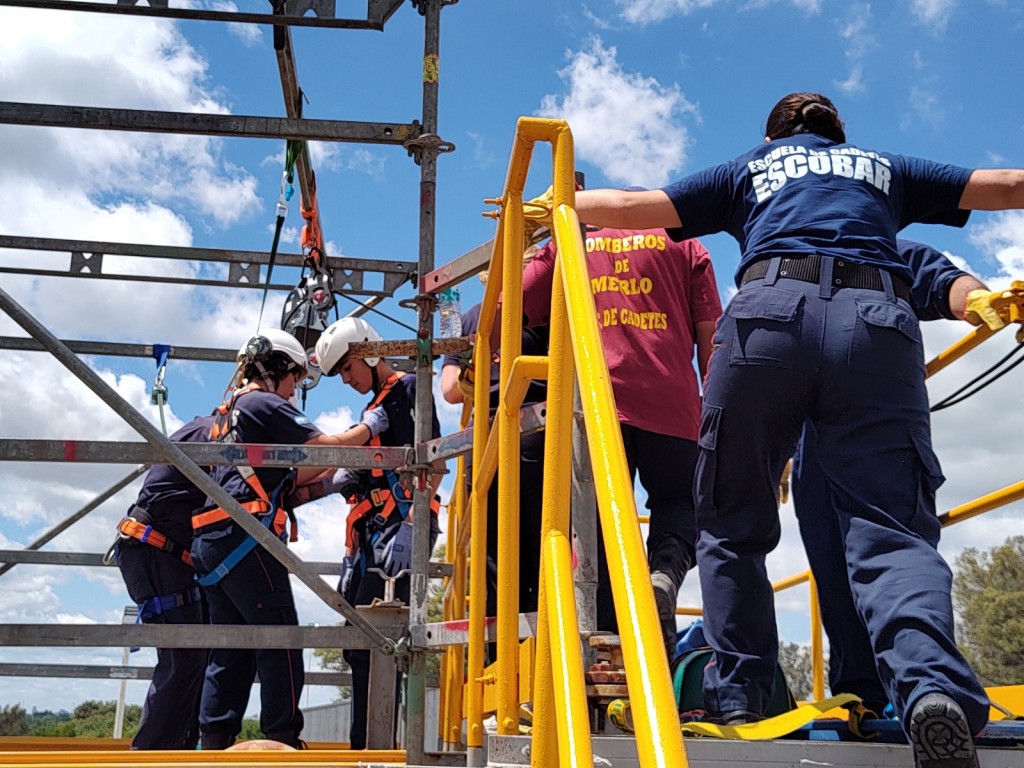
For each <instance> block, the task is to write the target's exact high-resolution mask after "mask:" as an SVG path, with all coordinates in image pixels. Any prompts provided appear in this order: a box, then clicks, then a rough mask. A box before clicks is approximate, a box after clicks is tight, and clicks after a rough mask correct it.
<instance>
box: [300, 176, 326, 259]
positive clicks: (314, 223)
mask: <svg viewBox="0 0 1024 768" xmlns="http://www.w3.org/2000/svg"><path fill="white" fill-rule="evenodd" d="M302 202H303V203H304V205H301V206H299V210H300V211H301V213H302V218H303V219H305V220H306V224H305V226H304V227H303V228H302V234H301V235H300V237H299V243H300V245H301V246H302V248H303V249H304V250H307V251H309V256H310V258H311V259H313V261H314V263H316V262H318V261H319V258H320V255H321V254H323V252H324V234H323V232H322V231H321V229H320V210H319V206H318V205H317V202H316V175H315V174H311V179H310V185H309V200H303V201H302Z"/></svg>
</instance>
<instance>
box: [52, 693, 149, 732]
mask: <svg viewBox="0 0 1024 768" xmlns="http://www.w3.org/2000/svg"><path fill="white" fill-rule="evenodd" d="M116 710H117V703H116V702H113V701H95V700H89V701H84V702H82V703H81V704H79V705H78V706H77V707H75V710H74V712H72V713H71V718H70V719H69V720H64V721H63V722H54V721H49V722H44V723H43V724H41V725H39V726H38V727H37V728H35V729H34V730H33V732H32V735H33V736H67V737H89V738H101V737H106V738H109V737H110V736H112V735H113V733H114V714H115V712H116ZM141 718H142V707H140V706H138V705H137V704H131V705H129V706H126V707H125V709H124V731H123V732H124V736H125V737H126V738H131V737H133V736H134V735H135V733H136V732H137V731H138V730H139V720H140V719H141Z"/></svg>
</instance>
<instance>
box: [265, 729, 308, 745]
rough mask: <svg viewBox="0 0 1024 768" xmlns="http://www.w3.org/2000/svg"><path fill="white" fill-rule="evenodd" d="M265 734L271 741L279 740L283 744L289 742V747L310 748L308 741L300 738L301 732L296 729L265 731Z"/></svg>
mask: <svg viewBox="0 0 1024 768" xmlns="http://www.w3.org/2000/svg"><path fill="white" fill-rule="evenodd" d="M263 735H264V736H265V737H266V738H268V739H270V740H271V741H279V742H281V743H282V744H287V745H288V746H289V747H294V748H295V749H309V746H308V745H307V744H306V742H304V741H303V740H302V739H300V738H299V734H297V733H296V732H295V731H273V732H272V733H265V734H263Z"/></svg>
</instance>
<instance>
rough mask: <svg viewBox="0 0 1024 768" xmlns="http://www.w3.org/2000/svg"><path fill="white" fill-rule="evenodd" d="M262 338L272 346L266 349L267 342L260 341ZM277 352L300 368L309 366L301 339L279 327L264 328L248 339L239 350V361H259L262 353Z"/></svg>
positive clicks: (304, 368)
mask: <svg viewBox="0 0 1024 768" xmlns="http://www.w3.org/2000/svg"><path fill="white" fill-rule="evenodd" d="M260 339H265V340H266V342H269V346H270V348H269V349H266V348H265V343H266V342H263V341H260ZM275 353H276V354H279V355H283V356H284V357H285V358H287V359H288V360H289V361H290V362H291V363H293V364H294V365H295V366H296V367H298V368H302V369H303V370H306V369H307V368H309V360H308V359H307V357H306V350H304V349H303V348H302V345H301V344H300V343H299V340H298V339H296V338H295V337H294V336H292V335H291V334H290V333H288V332H287V331H282V330H280V329H278V328H264V329H262V330H260V331H259V332H258V333H257V334H256V335H255V336H253V337H251V338H249V339H247V340H246V342H245V343H244V344H243V345H242V347H241V348H240V349H239V350H238V358H239V359H238V362H239V363H241V364H244V363H245V361H246V359H250V360H252V361H253V362H257V361H258V360H259V359H260V357H261V355H267V354H275Z"/></svg>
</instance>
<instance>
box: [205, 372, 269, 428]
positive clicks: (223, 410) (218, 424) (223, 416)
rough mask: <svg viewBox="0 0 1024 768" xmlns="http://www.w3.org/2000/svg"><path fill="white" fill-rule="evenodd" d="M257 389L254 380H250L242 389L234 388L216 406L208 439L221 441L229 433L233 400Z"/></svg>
mask: <svg viewBox="0 0 1024 768" xmlns="http://www.w3.org/2000/svg"><path fill="white" fill-rule="evenodd" d="M256 389H259V385H258V384H256V382H251V383H250V384H248V385H247V386H245V387H243V388H242V389H236V390H235V391H234V392H232V393H231V397H229V398H228V399H227V401H226V402H223V403H221V404H220V405H218V406H217V420H216V421H214V422H213V426H212V427H211V428H210V439H211V440H213V441H215V442H222V441H224V440H225V439H227V437H228V436H229V435H230V434H231V409H232V408H234V407H235V401H236V400H237V399H238V398H240V397H241V396H242V395H247V394H248V393H250V392H252V391H253V390H256Z"/></svg>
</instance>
